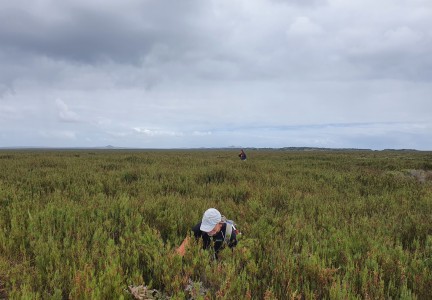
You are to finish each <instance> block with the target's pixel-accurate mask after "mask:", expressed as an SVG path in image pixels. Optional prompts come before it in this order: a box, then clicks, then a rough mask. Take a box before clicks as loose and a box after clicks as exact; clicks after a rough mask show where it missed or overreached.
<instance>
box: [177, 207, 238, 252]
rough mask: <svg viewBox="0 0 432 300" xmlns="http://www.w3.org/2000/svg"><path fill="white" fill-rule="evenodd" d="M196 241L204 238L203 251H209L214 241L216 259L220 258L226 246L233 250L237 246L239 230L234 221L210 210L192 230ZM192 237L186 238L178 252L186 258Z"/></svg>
mask: <svg viewBox="0 0 432 300" xmlns="http://www.w3.org/2000/svg"><path fill="white" fill-rule="evenodd" d="M191 230H192V232H193V235H194V237H195V240H198V239H199V238H202V242H203V245H202V246H203V249H209V248H210V246H211V241H212V240H213V243H214V245H213V250H214V258H215V259H217V258H218V253H219V251H221V250H222V249H223V248H224V247H225V245H227V246H228V247H229V248H231V249H233V248H234V247H235V246H236V245H237V230H236V228H235V225H234V224H233V223H232V221H230V220H227V219H226V218H225V217H224V216H222V215H221V213H220V212H219V211H218V210H217V209H215V208H209V209H207V210H206V211H205V212H204V215H203V217H202V220H201V222H200V223H198V224H196V225H195V226H193V227H192V228H191ZM190 240H191V237H186V238H185V239H184V240H183V242H182V243H181V245H180V247H178V248H177V249H176V252H177V253H178V254H179V255H181V256H184V255H185V253H186V248H187V247H188V246H189V244H190Z"/></svg>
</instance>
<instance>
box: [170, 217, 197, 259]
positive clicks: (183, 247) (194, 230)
mask: <svg viewBox="0 0 432 300" xmlns="http://www.w3.org/2000/svg"><path fill="white" fill-rule="evenodd" d="M200 226H201V223H198V224H196V225H195V226H193V227H192V228H191V230H192V233H193V235H194V236H195V239H198V238H199V237H200V236H201V235H202V232H201V230H200V229H199V228H200ZM190 240H191V237H190V236H187V237H186V238H185V239H184V240H183V242H182V243H181V245H180V246H179V247H178V248H177V249H176V250H175V251H176V253H177V254H178V255H180V256H184V255H185V253H186V248H187V247H188V246H189V245H190Z"/></svg>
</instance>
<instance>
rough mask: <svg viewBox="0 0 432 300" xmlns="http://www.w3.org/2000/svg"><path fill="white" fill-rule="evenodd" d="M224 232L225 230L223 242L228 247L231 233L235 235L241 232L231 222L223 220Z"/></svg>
mask: <svg viewBox="0 0 432 300" xmlns="http://www.w3.org/2000/svg"><path fill="white" fill-rule="evenodd" d="M225 223H226V230H225V238H224V242H225V243H226V244H227V245H229V244H230V240H231V236H232V233H233V232H234V233H235V234H236V235H239V234H241V232H240V231H239V230H238V229H237V228H236V226H237V224H236V223H235V222H234V221H233V220H227V219H226V218H225Z"/></svg>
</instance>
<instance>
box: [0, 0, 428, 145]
mask: <svg viewBox="0 0 432 300" xmlns="http://www.w3.org/2000/svg"><path fill="white" fill-rule="evenodd" d="M431 53H432V1H431V0H380V1H376V0H349V1H348V0H182V1H178V0H118V1H114V0H92V1H88V0H62V1H56V0H32V1H30V0H14V1H11V0H0V148H2V147H104V146H107V145H112V146H115V147H130V148H200V147H244V148H246V147H266V148H267V147H269V148H281V147H325V148H361V149H374V150H382V149H389V148H391V149H417V150H432V55H431Z"/></svg>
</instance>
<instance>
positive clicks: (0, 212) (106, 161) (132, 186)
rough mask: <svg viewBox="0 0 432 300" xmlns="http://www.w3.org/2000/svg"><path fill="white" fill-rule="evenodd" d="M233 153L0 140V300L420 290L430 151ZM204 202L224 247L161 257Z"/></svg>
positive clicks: (368, 294)
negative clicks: (230, 225)
mask: <svg viewBox="0 0 432 300" xmlns="http://www.w3.org/2000/svg"><path fill="white" fill-rule="evenodd" d="M246 152H247V154H248V158H247V160H246V161H240V160H239V158H238V157H237V150H225V151H222V150H218V151H216V150H211V151H210V150H208V151H205V150H202V151H201V150H189V151H186V150H185V151H181V150H175V151H174V150H171V151H168V150H166V151H162V150H161V151H138V150H137V151H132V150H100V151H98V150H95V151H92V150H80V151H66V150H65V151H29V150H28V151H1V152H0V299H3V298H6V299H9V298H10V299H131V298H132V295H131V293H130V292H128V287H133V286H143V287H145V288H146V289H147V290H148V291H152V297H154V298H155V299H156V298H159V299H168V298H169V299H390V298H391V299H426V298H428V297H430V295H431V292H430V287H431V286H432V222H431V216H432V153H430V152H414V151H412V152H409V151H379V152H378V151H297V152H296V151H276V150H247V149H246ZM209 207H216V208H218V209H219V210H220V211H221V212H222V213H223V214H224V215H226V216H227V217H228V218H230V219H233V220H235V221H236V223H237V224H238V226H239V229H240V230H241V231H242V235H241V237H240V238H239V244H238V246H237V247H236V248H235V250H234V251H233V252H231V251H230V250H229V249H225V250H224V251H222V252H221V255H220V259H219V260H218V261H213V260H211V259H210V253H209V252H208V251H203V250H202V249H201V248H200V246H199V244H196V245H192V246H191V248H189V249H188V251H187V253H186V255H185V257H183V258H181V257H179V256H178V255H175V254H174V249H175V247H177V246H178V245H179V244H180V243H181V241H182V240H183V238H184V237H185V236H186V234H188V233H189V230H190V227H191V226H193V225H194V224H196V223H197V222H199V221H200V220H201V217H202V213H203V212H204V211H205V210H206V209H207V208H209ZM129 290H130V288H129ZM148 297H150V296H148Z"/></svg>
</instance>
